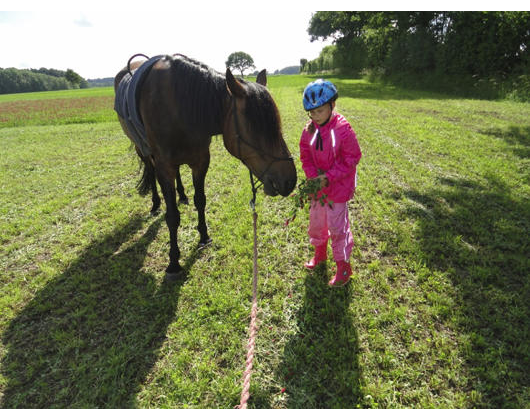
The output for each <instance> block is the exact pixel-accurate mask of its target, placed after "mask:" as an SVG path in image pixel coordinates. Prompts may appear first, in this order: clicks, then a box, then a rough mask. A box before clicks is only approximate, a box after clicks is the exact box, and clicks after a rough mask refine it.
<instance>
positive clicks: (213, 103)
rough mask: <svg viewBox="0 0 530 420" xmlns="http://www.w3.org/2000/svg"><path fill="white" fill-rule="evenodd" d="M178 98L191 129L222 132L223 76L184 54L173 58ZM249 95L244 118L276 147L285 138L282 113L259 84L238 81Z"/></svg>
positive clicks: (182, 112) (254, 130) (224, 79)
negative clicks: (283, 135)
mask: <svg viewBox="0 0 530 420" xmlns="http://www.w3.org/2000/svg"><path fill="white" fill-rule="evenodd" d="M172 68H173V71H174V72H175V76H176V78H175V80H176V83H175V95H176V98H178V100H179V103H181V104H183V106H182V107H180V114H181V116H182V117H183V120H184V122H185V124H186V125H188V128H189V129H190V130H193V131H195V132H197V131H205V132H208V133H214V132H215V133H221V131H222V128H223V127H222V126H223V122H224V121H223V118H224V117H225V109H224V107H225V105H226V99H227V95H228V91H227V88H226V77H225V75H224V74H222V73H219V72H218V71H216V70H214V69H212V68H210V67H209V66H207V65H206V64H203V63H201V62H199V61H197V60H194V59H192V58H189V57H186V56H184V55H181V54H175V55H174V56H173V57H172ZM238 81H239V82H240V83H241V84H242V85H244V87H245V90H246V92H247V94H248V99H247V101H246V108H245V119H246V121H247V122H248V124H249V125H250V126H249V129H250V131H252V132H258V133H262V134H263V136H260V137H263V138H265V139H266V141H267V144H262V145H260V147H262V148H264V149H265V148H268V147H276V146H278V145H279V144H280V142H281V139H282V133H281V120H280V114H279V112H278V109H277V107H276V104H275V103H274V101H273V100H272V97H271V96H270V94H269V92H268V90H267V89H266V88H265V87H264V86H261V85H259V84H256V83H250V82H248V81H246V80H241V79H238Z"/></svg>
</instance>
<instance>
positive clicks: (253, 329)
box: [237, 206, 258, 409]
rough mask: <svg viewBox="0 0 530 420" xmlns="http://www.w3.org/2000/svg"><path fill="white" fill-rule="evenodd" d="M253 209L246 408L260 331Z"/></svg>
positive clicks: (243, 405)
mask: <svg viewBox="0 0 530 420" xmlns="http://www.w3.org/2000/svg"><path fill="white" fill-rule="evenodd" d="M252 209H253V218H254V268H253V276H252V277H253V279H252V309H251V311H250V325H249V327H248V331H249V339H248V345H247V349H248V351H247V361H246V364H245V371H244V372H243V390H242V391H241V400H240V402H239V405H238V406H237V408H241V409H246V408H247V402H248V399H249V398H250V376H251V374H252V365H253V363H254V349H255V347H256V335H257V332H258V322H257V316H258V237H257V220H258V214H257V213H256V210H255V207H254V206H252Z"/></svg>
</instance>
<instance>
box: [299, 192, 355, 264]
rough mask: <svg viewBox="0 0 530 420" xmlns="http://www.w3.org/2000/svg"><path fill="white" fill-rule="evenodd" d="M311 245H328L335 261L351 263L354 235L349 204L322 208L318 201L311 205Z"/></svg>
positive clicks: (336, 204)
mask: <svg viewBox="0 0 530 420" xmlns="http://www.w3.org/2000/svg"><path fill="white" fill-rule="evenodd" d="M308 233H309V243H310V244H311V245H313V246H315V247H318V246H321V245H324V244H326V245H327V243H328V239H329V237H330V236H331V249H332V250H333V259H334V260H335V261H349V259H350V255H351V252H352V249H353V235H352V233H351V230H350V220H349V218H348V203H333V208H332V209H330V208H329V205H327V204H326V205H324V206H322V205H321V204H320V203H319V202H318V201H313V202H312V203H311V208H310V210H309V229H308Z"/></svg>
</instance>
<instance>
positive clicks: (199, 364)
mask: <svg viewBox="0 0 530 420" xmlns="http://www.w3.org/2000/svg"><path fill="white" fill-rule="evenodd" d="M309 80H311V79H309V78H308V77H304V76H282V77H270V78H269V83H270V90H271V92H272V94H273V96H274V98H275V99H276V102H277V104H278V106H279V109H280V112H281V114H282V120H283V128H284V136H285V139H286V141H287V143H288V144H289V147H290V149H291V151H292V152H293V154H294V155H295V156H296V157H298V146H297V145H298V139H299V136H300V133H301V129H302V127H303V125H304V123H305V122H306V119H307V116H306V115H305V113H304V112H303V110H302V108H301V100H300V98H301V92H302V90H303V88H304V86H305V85H306V83H307V82H308V81H309ZM332 80H333V81H334V82H336V84H337V86H338V89H339V92H340V95H341V97H340V98H339V101H338V103H337V106H338V111H339V112H341V113H342V114H343V115H345V116H346V118H347V119H348V120H349V121H350V123H351V125H352V126H353V128H354V129H355V131H356V133H357V136H358V138H359V143H360V145H361V148H362V151H363V158H362V160H361V163H360V165H359V186H358V192H357V195H356V198H355V200H354V201H353V202H352V203H351V205H350V217H351V220H352V230H353V233H354V238H355V242H356V247H355V249H354V253H353V256H352V265H353V267H354V275H353V281H352V282H351V283H350V284H349V285H348V286H347V287H346V288H344V289H340V290H330V289H329V288H328V287H327V285H326V281H327V279H328V277H329V276H330V275H331V273H332V270H333V268H334V267H333V264H332V263H331V262H329V263H328V264H327V266H324V267H321V268H320V269H319V270H317V271H316V272H315V273H308V272H307V271H304V269H303V262H304V261H305V260H306V259H307V258H308V257H309V256H310V254H311V249H310V247H309V245H308V239H307V234H306V229H307V215H306V214H305V213H303V214H299V216H298V217H297V219H296V220H295V221H294V222H293V223H291V224H290V225H289V226H288V227H285V226H284V223H283V222H284V219H285V218H287V216H288V214H289V212H290V210H291V202H290V200H287V199H282V198H270V197H265V196H264V195H263V194H260V196H259V197H258V205H257V211H258V213H259V219H258V226H259V227H258V229H259V232H258V237H259V292H258V295H259V312H258V317H259V325H260V329H259V332H258V338H257V349H256V359H255V364H254V374H253V376H252V382H251V399H250V401H249V407H250V408H404V407H410V408H499V407H503V408H530V384H529V378H530V348H529V345H530V309H529V302H530V285H529V273H530V267H529V258H528V256H529V255H530V247H529V239H528V238H529V227H530V200H529V198H530V187H529V184H530V161H529V158H530V105H529V104H522V103H513V102H495V101H479V100H471V99H461V98H457V97H452V96H444V95H440V94H432V93H429V92H419V91H408V90H401V89H398V88H393V87H391V86H384V85H380V84H375V83H368V82H366V81H363V80H351V79H347V78H340V77H337V78H333V79H332ZM112 101H113V92H112V89H94V90H92V89H89V90H82V91H74V92H72V91H69V92H49V93H42V94H24V95H4V96H0V144H1V147H2V152H1V154H0V168H1V170H0V185H1V190H0V287H1V290H0V337H1V345H0V407H2V408H14V407H18V408H52V407H55V408H66V407H70V408H95V407H101V408H118V407H119V408H233V407H234V406H236V405H237V404H238V403H239V396H240V393H241V375H242V372H243V368H244V361H245V356H246V347H245V346H246V340H247V327H248V318H249V313H250V304H251V282H252V215H251V211H250V208H249V206H248V201H249V199H250V186H249V185H248V173H247V172H246V169H245V167H244V166H243V165H242V164H241V163H240V162H239V161H237V160H236V159H234V158H232V157H231V156H230V155H229V154H228V152H227V151H226V150H225V149H224V147H223V144H222V139H221V138H217V139H214V141H213V142H212V148H211V152H212V160H211V166H210V171H209V173H208V175H207V182H206V195H207V200H208V201H207V221H208V225H209V230H210V234H211V236H212V238H213V240H214V242H213V244H212V246H210V247H208V248H206V249H204V250H202V251H200V252H198V251H197V250H196V248H195V247H196V244H197V242H198V233H197V231H196V229H195V226H196V224H197V216H196V212H195V210H194V208H193V206H181V212H182V214H181V217H182V220H181V228H180V230H179V244H180V246H181V251H182V257H181V263H182V264H183V266H185V268H186V276H185V277H184V278H183V279H182V280H180V281H168V280H165V279H164V269H165V267H166V265H167V262H168V246H169V244H168V232H167V228H166V226H165V222H164V217H163V215H160V216H158V217H155V218H150V217H149V216H148V212H149V209H150V204H151V203H150V200H149V199H147V198H141V197H139V196H138V195H137V193H136V191H135V184H136V182H137V180H138V177H139V173H138V163H137V159H136V158H135V157H134V153H133V152H132V150H131V149H130V142H129V140H128V139H127V138H126V137H125V135H124V134H123V133H122V131H121V128H120V126H119V124H118V122H117V120H116V117H115V114H114V111H113V110H112V105H113V103H112ZM296 160H297V162H296V165H297V169H298V174H299V176H300V177H301V176H302V171H301V166H300V162H299V160H298V159H296ZM182 174H183V181H184V184H185V187H186V188H187V191H188V192H189V193H190V194H191V193H192V191H193V187H192V182H191V174H190V171H189V169H188V168H184V169H183V170H182Z"/></svg>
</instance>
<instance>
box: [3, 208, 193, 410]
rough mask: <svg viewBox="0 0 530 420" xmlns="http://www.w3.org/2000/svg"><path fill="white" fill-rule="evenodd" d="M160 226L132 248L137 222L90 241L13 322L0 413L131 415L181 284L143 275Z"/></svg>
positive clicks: (7, 337) (189, 263) (155, 224)
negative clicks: (108, 411)
mask: <svg viewBox="0 0 530 420" xmlns="http://www.w3.org/2000/svg"><path fill="white" fill-rule="evenodd" d="M162 220H163V218H162V217H158V219H156V220H155V221H154V222H152V224H151V225H150V226H149V227H148V229H147V230H146V232H145V233H144V234H143V236H142V237H141V238H139V239H138V240H135V241H133V242H132V243H131V244H127V241H128V240H129V239H130V238H132V237H133V235H134V234H135V233H136V232H138V231H139V230H140V229H141V228H142V226H143V223H144V222H143V221H144V218H143V217H135V218H132V219H131V220H130V221H129V222H128V223H127V224H126V225H125V226H122V227H120V228H117V229H115V230H114V231H112V232H111V233H110V234H108V235H106V236H104V237H103V238H101V239H98V240H95V241H93V242H92V243H91V244H90V245H89V246H88V247H87V248H86V249H85V250H84V252H83V254H82V255H81V256H80V257H79V258H78V259H77V260H76V261H74V262H73V263H72V264H71V266H70V267H69V268H68V269H67V270H66V271H65V272H64V273H62V274H60V275H58V276H57V277H56V278H54V279H52V280H50V281H49V282H48V283H47V284H46V286H45V287H44V288H43V289H42V290H40V291H39V292H37V294H36V296H35V297H34V298H33V300H32V301H31V302H30V303H29V304H27V305H26V306H25V308H24V309H23V310H22V311H21V312H20V313H19V314H18V315H17V316H16V318H14V319H13V320H12V321H11V323H10V324H9V326H8V328H7V330H6V332H5V334H4V335H3V337H2V341H3V344H4V349H5V351H4V353H3V356H2V361H1V365H0V366H1V369H2V372H1V373H2V375H3V377H4V381H5V382H4V383H5V388H4V395H3V398H2V403H1V406H2V408H134V407H135V395H136V394H137V393H138V391H139V390H140V387H141V385H142V384H143V383H144V382H145V380H146V378H147V375H148V373H149V371H150V370H151V369H152V367H153V366H154V364H155V362H156V361H157V359H158V357H159V351H160V348H161V346H162V345H163V343H164V340H165V337H166V332H167V328H168V326H169V324H171V323H172V322H173V321H174V319H175V312H176V308H177V306H178V301H179V294H180V288H181V287H182V285H183V284H184V282H185V281H186V276H185V275H184V276H183V277H182V278H181V279H179V280H178V281H175V280H169V279H164V280H162V281H161V280H160V279H159V278H156V277H155V276H153V275H151V274H148V273H146V272H145V271H144V270H143V265H144V260H145V257H146V254H147V249H148V246H149V244H150V243H151V242H152V241H153V240H154V239H155V237H156V235H157V232H158V230H159V228H160V226H161V223H162ZM196 259H197V253H193V254H191V255H190V257H189V258H188V260H187V261H186V262H185V269H189V268H190V267H191V266H192V265H193V264H194V262H195V260H196Z"/></svg>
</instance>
